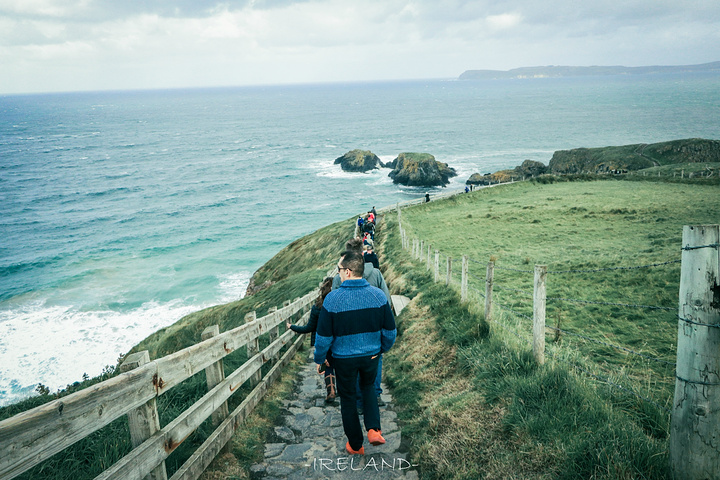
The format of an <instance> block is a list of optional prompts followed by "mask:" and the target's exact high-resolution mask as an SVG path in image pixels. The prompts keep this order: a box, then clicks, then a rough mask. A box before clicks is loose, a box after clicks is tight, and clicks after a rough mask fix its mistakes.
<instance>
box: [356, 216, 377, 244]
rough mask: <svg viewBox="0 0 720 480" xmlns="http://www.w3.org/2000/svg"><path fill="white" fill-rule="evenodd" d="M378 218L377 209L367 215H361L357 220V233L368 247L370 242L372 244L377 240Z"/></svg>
mask: <svg viewBox="0 0 720 480" xmlns="http://www.w3.org/2000/svg"><path fill="white" fill-rule="evenodd" d="M376 217H377V211H375V207H372V210H370V211H369V212H367V214H366V215H360V216H359V217H358V219H357V227H358V228H357V231H358V232H359V234H360V236H361V237H362V239H363V244H365V245H367V243H368V242H370V243H372V242H373V240H375V218H376Z"/></svg>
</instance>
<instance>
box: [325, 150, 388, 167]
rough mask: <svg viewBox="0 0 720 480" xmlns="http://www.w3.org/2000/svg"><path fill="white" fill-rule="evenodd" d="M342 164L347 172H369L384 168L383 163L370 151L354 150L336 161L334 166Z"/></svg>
mask: <svg viewBox="0 0 720 480" xmlns="http://www.w3.org/2000/svg"><path fill="white" fill-rule="evenodd" d="M337 164H340V167H341V168H342V169H343V171H345V172H367V171H369V170H374V169H376V168H380V167H384V165H383V163H382V161H381V160H380V159H379V158H378V156H377V155H375V154H374V153H372V152H371V151H370V150H352V151H350V152H348V153H346V154H345V155H343V156H342V157H338V158H336V159H335V163H334V165H337Z"/></svg>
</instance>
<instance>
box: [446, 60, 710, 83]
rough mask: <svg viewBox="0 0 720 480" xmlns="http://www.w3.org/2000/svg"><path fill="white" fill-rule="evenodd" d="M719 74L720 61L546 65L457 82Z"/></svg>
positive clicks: (471, 75)
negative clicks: (619, 64)
mask: <svg viewBox="0 0 720 480" xmlns="http://www.w3.org/2000/svg"><path fill="white" fill-rule="evenodd" d="M690 72H720V61H719V62H711V63H702V64H698V65H654V66H648V67H623V66H607V67H602V66H591V67H571V66H559V65H548V66H544V67H522V68H513V69H512V70H466V71H465V72H463V74H462V75H460V77H459V78H458V80H503V79H522V78H559V77H580V76H590V75H647V74H654V73H690Z"/></svg>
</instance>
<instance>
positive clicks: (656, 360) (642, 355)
mask: <svg viewBox="0 0 720 480" xmlns="http://www.w3.org/2000/svg"><path fill="white" fill-rule="evenodd" d="M545 328H547V329H550V330H554V331H556V332H561V333H564V334H565V335H570V336H573V337H579V338H582V339H583V340H587V341H589V342H593V343H597V344H600V345H605V346H606V347H611V348H615V349H617V350H622V351H623V352H626V353H631V354H633V355H637V356H638V357H643V358H645V359H647V360H653V361H655V362H660V363H665V364H668V365H672V366H673V367H674V366H675V362H670V361H668V360H663V359H662V358H656V357H651V356H649V355H645V354H644V353H640V352H636V351H635V350H631V349H629V348H627V347H621V346H620V345H613V344H612V343H607V342H603V341H602V340H597V339H595V338H592V337H587V336H585V335H581V334H579V333H575V332H568V331H567V330H563V329H561V328H557V327H551V326H549V325H546V326H545Z"/></svg>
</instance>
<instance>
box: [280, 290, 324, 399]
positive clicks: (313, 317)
mask: <svg viewBox="0 0 720 480" xmlns="http://www.w3.org/2000/svg"><path fill="white" fill-rule="evenodd" d="M332 281H333V278H332V277H327V278H325V280H323V281H322V283H321V284H320V295H318V297H317V300H315V303H314V304H313V306H312V307H311V308H310V318H309V319H308V322H307V324H305V325H293V324H291V323H290V322H285V325H286V326H287V328H289V329H291V330H292V331H293V332H295V333H309V334H310V346H311V347H312V346H315V332H316V330H317V323H318V317H320V310H321V309H322V305H323V301H324V300H325V297H326V296H327V294H328V293H330V292H331V291H332ZM324 373H325V389H326V390H327V396H326V397H325V401H326V402H327V403H331V402H334V401H335V397H336V396H337V386H336V383H335V371H334V370H333V367H332V352H331V351H328V353H327V358H326V359H325V372H324Z"/></svg>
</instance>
